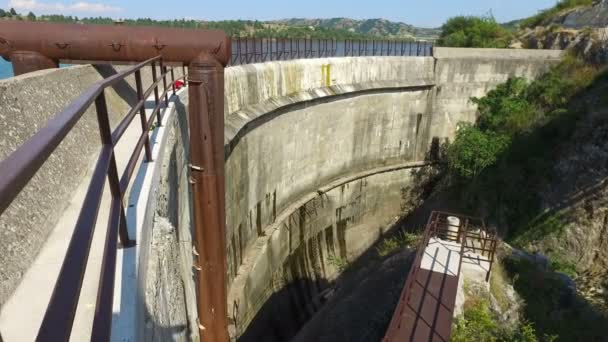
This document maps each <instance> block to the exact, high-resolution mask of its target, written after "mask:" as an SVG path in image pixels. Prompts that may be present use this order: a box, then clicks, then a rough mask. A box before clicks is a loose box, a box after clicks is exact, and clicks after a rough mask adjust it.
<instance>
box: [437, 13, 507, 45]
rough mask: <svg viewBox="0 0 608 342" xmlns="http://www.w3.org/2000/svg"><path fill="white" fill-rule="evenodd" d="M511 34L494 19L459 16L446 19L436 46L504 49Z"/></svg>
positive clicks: (489, 17) (490, 17)
mask: <svg viewBox="0 0 608 342" xmlns="http://www.w3.org/2000/svg"><path fill="white" fill-rule="evenodd" d="M510 42H511V33H510V32H509V31H508V30H507V29H505V28H504V27H502V26H501V25H500V24H498V23H497V22H496V20H495V19H494V17H492V16H487V17H465V16H459V17H454V18H450V19H448V21H447V22H446V23H445V24H444V25H443V26H442V32H441V35H440V36H439V40H438V41H437V44H438V45H440V46H450V47H479V48H506V47H508V46H509V44H510Z"/></svg>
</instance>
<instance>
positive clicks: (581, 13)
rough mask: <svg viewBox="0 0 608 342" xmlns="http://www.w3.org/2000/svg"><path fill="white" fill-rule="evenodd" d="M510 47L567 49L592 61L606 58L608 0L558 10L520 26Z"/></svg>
mask: <svg viewBox="0 0 608 342" xmlns="http://www.w3.org/2000/svg"><path fill="white" fill-rule="evenodd" d="M513 47H525V48H530V49H561V50H563V49H568V50H571V51H574V52H575V53H576V54H578V55H582V56H584V57H585V58H586V59H587V60H589V61H590V62H593V63H607V62H608V1H607V0H601V1H599V2H596V3H594V5H592V6H581V7H575V8H572V9H569V10H564V11H561V12H558V13H557V14H556V15H555V16H551V17H549V18H547V19H545V20H543V21H541V22H540V25H538V26H536V27H534V28H523V29H522V30H521V31H520V33H519V34H518V37H517V39H516V41H515V42H514V43H513Z"/></svg>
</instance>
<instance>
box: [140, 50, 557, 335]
mask: <svg viewBox="0 0 608 342" xmlns="http://www.w3.org/2000/svg"><path fill="white" fill-rule="evenodd" d="M517 51H520V53H519V54H518V52H515V51H509V52H508V53H504V51H480V50H475V49H471V50H459V49H440V48H438V49H436V55H437V58H432V57H413V58H412V57H404V58H401V57H373V58H371V57H362V58H339V59H312V60H300V61H290V62H271V63H264V64H257V65H249V66H240V67H233V68H228V69H227V70H226V89H227V91H226V108H227V109H226V113H225V115H226V124H227V127H226V132H225V133H226V151H227V154H226V173H227V174H226V205H227V213H226V214H227V215H226V220H227V222H226V224H227V234H228V236H227V237H226V238H227V239H226V240H227V241H228V246H227V251H226V253H227V256H228V279H229V280H228V281H229V283H228V285H229V287H230V294H229V296H230V298H229V303H228V304H229V308H230V310H229V312H230V315H231V317H230V318H231V320H232V322H233V326H232V329H233V335H234V336H238V335H241V334H243V333H245V332H246V334H248V335H247V336H255V331H256V327H258V328H259V329H262V330H264V329H266V328H271V329H273V328H274V327H275V326H276V325H275V324H271V325H272V326H270V327H269V326H268V323H269V322H268V321H264V319H262V320H261V321H258V320H257V318H256V317H257V316H256V315H257V314H258V313H261V312H265V308H267V307H268V305H271V304H272V303H275V302H276V301H274V300H273V298H284V299H285V298H287V299H290V300H287V301H286V303H292V304H290V305H292V307H291V308H286V310H287V311H281V310H282V309H281V310H280V312H284V313H285V315H284V316H282V317H281V321H280V322H278V323H281V322H282V323H285V322H289V323H285V324H286V325H285V327H284V330H282V331H279V332H278V334H279V335H277V336H281V335H282V334H288V335H289V334H292V333H293V332H294V331H293V330H294V329H298V328H299V326H300V324H301V323H304V322H305V320H306V319H307V318H308V317H309V316H310V315H311V314H312V313H313V312H314V311H315V310H316V309H317V308H318V306H319V303H320V302H321V301H322V300H321V299H320V298H319V296H320V295H321V294H320V293H321V291H322V290H323V289H324V288H326V287H327V286H328V285H329V284H330V283H331V281H332V279H335V277H336V276H337V274H339V273H340V272H341V269H342V268H343V266H344V265H343V264H344V263H345V262H347V261H351V260H355V259H356V258H357V257H358V256H359V255H360V254H361V253H362V252H363V251H365V250H366V249H367V248H368V247H369V246H370V245H371V244H372V243H373V242H374V241H375V240H376V239H378V237H379V236H380V235H381V234H382V233H383V232H384V231H385V230H386V227H387V226H388V223H390V221H391V220H392V219H393V218H394V217H395V216H396V215H399V214H401V213H403V211H404V210H407V209H408V208H407V207H406V203H407V202H408V200H409V197H410V196H415V195H416V194H414V193H412V191H413V188H415V185H416V183H417V182H419V181H420V179H419V178H418V176H417V174H418V172H417V168H419V167H421V166H422V165H423V162H424V160H425V156H426V155H427V152H428V150H429V145H430V143H431V141H434V140H445V139H451V138H452V137H453V134H454V130H455V125H456V123H457V122H458V121H473V120H474V119H475V107H474V105H473V104H472V103H471V102H470V101H469V100H468V99H469V98H470V97H471V96H482V95H483V94H485V93H486V92H487V91H489V90H490V89H492V87H494V86H496V85H497V84H498V83H500V82H502V81H505V80H506V79H507V78H508V77H509V76H516V75H517V76H523V77H528V78H533V77H535V76H537V75H538V74H540V73H542V72H543V71H544V70H546V68H547V67H548V66H549V65H550V64H551V63H554V62H556V61H557V58H558V55H557V54H555V53H554V52H551V53H538V54H535V53H533V52H529V51H522V50H517ZM501 52H502V53H501ZM182 102H183V103H184V104H187V99H184V98H182ZM182 120H183V119H182ZM175 125H176V127H175V128H172V130H173V132H174V133H172V134H175V136H174V138H172V139H169V141H170V143H169V144H168V147H167V148H169V151H171V152H170V153H169V154H168V155H169V156H170V157H169V161H168V162H167V163H166V167H167V168H168V169H167V170H166V171H165V175H166V176H164V177H165V178H166V181H163V182H165V183H164V184H162V185H161V188H164V187H166V189H167V190H166V191H164V192H162V191H161V193H160V197H159V203H161V202H163V201H165V202H167V203H168V204H169V205H168V207H167V208H166V209H163V210H160V211H159V212H158V213H157V217H158V218H159V219H158V221H157V222H162V224H161V223H159V224H157V226H156V227H155V229H153V232H154V233H157V231H156V230H159V232H158V233H157V234H156V235H154V233H152V235H151V236H152V238H151V241H155V238H154V237H155V236H156V237H157V240H161V241H164V242H163V243H160V244H158V243H157V244H156V246H157V247H158V248H151V249H150V250H149V256H150V258H151V259H150V262H149V264H150V265H151V266H150V269H149V271H148V273H147V274H148V275H149V276H150V278H148V280H149V281H143V282H142V279H140V283H141V287H140V289H144V288H149V289H154V288H156V287H155V286H160V287H162V288H165V289H166V290H167V291H168V292H170V293H171V295H170V296H167V297H158V296H156V295H155V293H156V292H154V291H149V295H148V296H147V297H146V300H147V299H149V301H148V302H147V308H148V310H149V311H150V312H149V313H148V314H149V316H146V317H150V321H151V322H152V323H151V326H150V327H149V329H148V331H147V332H146V333H147V334H148V335H147V336H149V337H150V338H156V337H157V336H165V335H164V334H165V333H167V332H166V331H163V330H162V328H163V324H160V325H158V326H155V325H154V322H173V323H171V325H172V326H175V324H177V327H178V328H177V329H176V330H174V331H173V332H174V333H177V334H178V335H179V336H184V334H188V333H190V334H192V335H191V336H190V337H193V336H194V333H195V332H193V331H192V330H194V331H195V330H196V329H192V327H194V326H196V325H195V324H193V313H195V310H194V309H193V305H194V301H193V298H194V297H193V294H194V292H193V280H192V275H191V268H190V267H191V262H192V253H191V237H190V235H191V234H190V224H189V206H190V202H189V200H188V198H189V197H188V191H187V189H188V184H187V172H188V171H187V167H186V165H187V163H186V157H187V148H186V145H187V143H186V142H187V138H186V137H187V129H186V127H187V126H185V125H184V121H181V122H180V121H177V123H175ZM413 177H417V178H413ZM413 179H416V181H414V180H413ZM159 207H163V206H159ZM165 210H166V211H165ZM167 224H170V226H171V227H173V228H172V229H168V228H167ZM162 227H165V228H166V229H162ZM160 231H163V232H164V233H163V234H161V232H160ZM174 235H175V236H174ZM175 244H178V245H179V246H175ZM144 248H149V246H148V247H146V246H144ZM177 250H179V255H178V254H176V253H177V252H176V251H177ZM159 251H167V253H164V254H165V256H167V257H170V258H171V260H173V261H175V260H181V264H180V265H179V267H180V268H181V270H179V271H175V270H161V269H159V268H161V267H163V266H161V265H163V261H162V260H163V254H158V253H159ZM142 253H144V252H143V251H142ZM155 253H156V254H155ZM321 253H324V254H323V255H321ZM330 256H331V258H330ZM154 258H156V259H154ZM172 263H173V262H172ZM144 265H148V262H146V263H144ZM165 265H169V263H167V264H165ZM178 274H179V275H180V276H181V279H182V282H183V283H182V284H181V285H180V282H178V281H174V279H173V280H171V281H169V280H168V279H167V277H168V276H169V275H171V277H173V278H174V277H175V276H177V275H178ZM146 277H147V275H146V276H142V278H143V280H145V279H146ZM163 281H165V282H164V283H163ZM144 284H145V285H144ZM180 286H183V289H182V290H180ZM179 291H183V292H184V295H183V296H181V295H178V292H179ZM281 296H283V297H281ZM158 298H160V299H162V300H161V302H165V303H167V306H165V305H158V303H156V300H157V299H158ZM183 298H185V299H183ZM183 302H185V303H187V304H188V306H189V307H188V309H187V310H186V311H187V312H186V315H187V316H188V321H189V322H188V324H189V326H190V327H189V328H188V329H189V330H187V331H189V332H186V333H185V332H184V331H183V329H182V327H181V324H178V323H176V322H183V321H184V312H183V311H182V310H179V311H173V310H164V309H163V310H161V307H174V306H175V305H177V306H179V305H180V304H179V303H183ZM280 302H283V301H282V300H281V301H280ZM171 303H174V304H171ZM260 317H264V315H262V316H260ZM258 322H261V323H258ZM184 324H185V323H184ZM258 324H259V325H258ZM279 325H280V324H279ZM250 326H251V327H253V328H251V329H252V330H248V327H250ZM249 334H253V335H249Z"/></svg>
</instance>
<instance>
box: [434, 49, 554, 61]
mask: <svg viewBox="0 0 608 342" xmlns="http://www.w3.org/2000/svg"><path fill="white" fill-rule="evenodd" d="M563 55H564V51H561V50H537V49H475V48H447V47H435V48H434V49H433V56H434V57H435V58H436V59H455V58H458V59H461V58H471V59H493V60H496V59H536V60H538V59H560V58H562V56H563Z"/></svg>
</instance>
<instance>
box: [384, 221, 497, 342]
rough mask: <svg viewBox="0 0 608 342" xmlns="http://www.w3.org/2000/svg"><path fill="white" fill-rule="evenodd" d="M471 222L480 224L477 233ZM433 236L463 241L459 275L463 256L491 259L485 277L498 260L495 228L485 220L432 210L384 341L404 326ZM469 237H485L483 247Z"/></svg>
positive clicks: (480, 238)
mask: <svg viewBox="0 0 608 342" xmlns="http://www.w3.org/2000/svg"><path fill="white" fill-rule="evenodd" d="M449 216H454V217H457V218H459V219H460V224H459V225H453V224H452V223H450V222H449V221H448V220H447V217H449ZM472 225H474V226H478V227H479V228H480V230H479V233H474V232H471V231H470V230H469V229H470V227H471V226H472ZM449 227H454V228H457V230H456V231H454V230H451V229H449ZM484 232H486V233H485V234H484ZM433 237H439V238H441V239H446V240H453V241H457V242H459V243H461V244H462V246H461V249H460V262H459V264H458V272H457V275H460V270H461V268H462V259H465V258H469V259H474V260H477V261H479V260H481V261H487V262H489V265H490V266H489V270H488V271H487V274H486V281H488V280H489V276H490V271H491V269H492V264H493V262H494V260H495V254H496V246H497V239H496V231H490V232H488V230H487V228H486V225H485V222H484V221H483V220H482V219H480V218H476V217H472V216H466V215H460V214H454V213H449V212H445V211H433V212H431V215H430V216H429V219H428V221H427V223H426V226H425V229H424V233H423V235H422V239H421V240H420V243H419V244H418V248H417V251H416V254H415V257H414V261H413V262H412V266H411V267H410V270H409V272H408V275H407V278H406V281H405V285H404V286H403V290H402V291H401V295H400V297H399V301H398V302H397V306H396V307H397V309H396V311H395V313H394V315H393V317H392V319H391V321H390V323H389V326H388V329H387V335H386V337H385V338H384V340H385V341H387V340H388V339H387V337H388V336H390V335H391V334H392V332H395V331H398V330H399V329H401V322H400V319H401V317H402V315H403V312H404V311H405V309H406V308H407V304H408V303H409V301H410V298H411V296H412V293H413V291H412V288H413V286H414V284H415V282H416V277H417V275H418V272H419V271H420V270H421V268H422V258H423V255H424V253H425V250H426V247H427V246H428V244H429V242H430V240H431V238H433ZM470 239H478V240H479V241H483V244H482V247H477V246H475V244H472V245H467V241H469V240H470ZM487 242H490V246H489V247H488V246H487V245H486V244H487ZM486 247H488V248H486ZM466 251H473V252H477V251H479V252H481V253H482V256H483V255H485V253H488V255H489V257H488V259H487V260H486V259H478V258H473V257H472V256H469V255H467V254H466Z"/></svg>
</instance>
